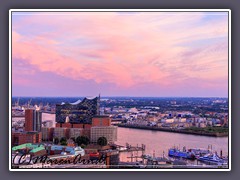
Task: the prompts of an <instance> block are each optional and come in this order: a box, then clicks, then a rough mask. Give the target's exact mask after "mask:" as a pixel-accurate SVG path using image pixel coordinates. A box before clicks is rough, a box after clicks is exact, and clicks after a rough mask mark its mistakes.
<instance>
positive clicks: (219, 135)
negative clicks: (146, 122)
mask: <svg viewBox="0 0 240 180" xmlns="http://www.w3.org/2000/svg"><path fill="white" fill-rule="evenodd" d="M115 126H118V127H123V128H133V129H145V130H153V131H165V132H172V133H182V134H193V135H200V136H213V137H227V136H228V133H225V132H223V133H219V132H199V131H187V130H186V129H171V128H162V127H156V126H141V125H130V124H115Z"/></svg>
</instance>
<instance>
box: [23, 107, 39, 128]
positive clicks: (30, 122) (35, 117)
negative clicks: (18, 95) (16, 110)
mask: <svg viewBox="0 0 240 180" xmlns="http://www.w3.org/2000/svg"><path fill="white" fill-rule="evenodd" d="M41 127H42V113H41V112H40V111H38V110H34V109H26V110H25V131H37V132H41Z"/></svg>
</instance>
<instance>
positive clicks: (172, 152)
mask: <svg viewBox="0 0 240 180" xmlns="http://www.w3.org/2000/svg"><path fill="white" fill-rule="evenodd" d="M168 156H170V157H178V158H184V159H191V160H194V159H195V158H196V157H195V154H194V152H192V151H186V147H183V150H182V151H181V150H179V149H177V148H171V149H169V150H168Z"/></svg>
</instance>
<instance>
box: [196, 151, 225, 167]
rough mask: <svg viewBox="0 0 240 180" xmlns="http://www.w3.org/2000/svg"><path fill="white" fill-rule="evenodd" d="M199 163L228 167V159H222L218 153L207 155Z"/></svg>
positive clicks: (200, 158)
mask: <svg viewBox="0 0 240 180" xmlns="http://www.w3.org/2000/svg"><path fill="white" fill-rule="evenodd" d="M198 160H199V161H202V162H205V163H209V164H216V165H227V164H228V162H227V160H226V159H223V158H220V157H219V156H218V155H217V153H211V154H206V155H205V156H202V157H199V158H198Z"/></svg>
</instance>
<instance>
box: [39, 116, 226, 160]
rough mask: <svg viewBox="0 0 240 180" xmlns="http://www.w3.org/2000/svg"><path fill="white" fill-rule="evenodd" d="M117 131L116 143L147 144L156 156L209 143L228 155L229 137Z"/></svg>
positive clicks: (147, 150) (47, 117) (149, 152)
mask: <svg viewBox="0 0 240 180" xmlns="http://www.w3.org/2000/svg"><path fill="white" fill-rule="evenodd" d="M43 120H53V121H55V115H54V114H46V113H43ZM117 133H118V137H117V142H116V144H118V145H123V146H125V145H126V143H128V144H130V145H132V146H137V145H138V146H141V144H144V145H146V150H145V153H146V154H150V155H153V153H155V156H162V155H163V152H165V154H167V152H168V149H169V148H171V147H173V146H178V147H180V149H182V147H183V146H186V148H187V149H190V148H204V149H207V148H208V145H212V149H213V151H217V152H218V153H220V150H222V152H223V155H224V156H227V155H228V137H209V136H199V135H191V134H180V133H171V132H163V131H152V130H144V129H130V128H123V127H118V130H117ZM130 155H131V153H121V155H120V160H121V161H130V159H129V158H127V157H129V156H130ZM133 155H134V156H135V155H139V156H140V155H141V152H138V154H136V152H135V153H134V154H133Z"/></svg>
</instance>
